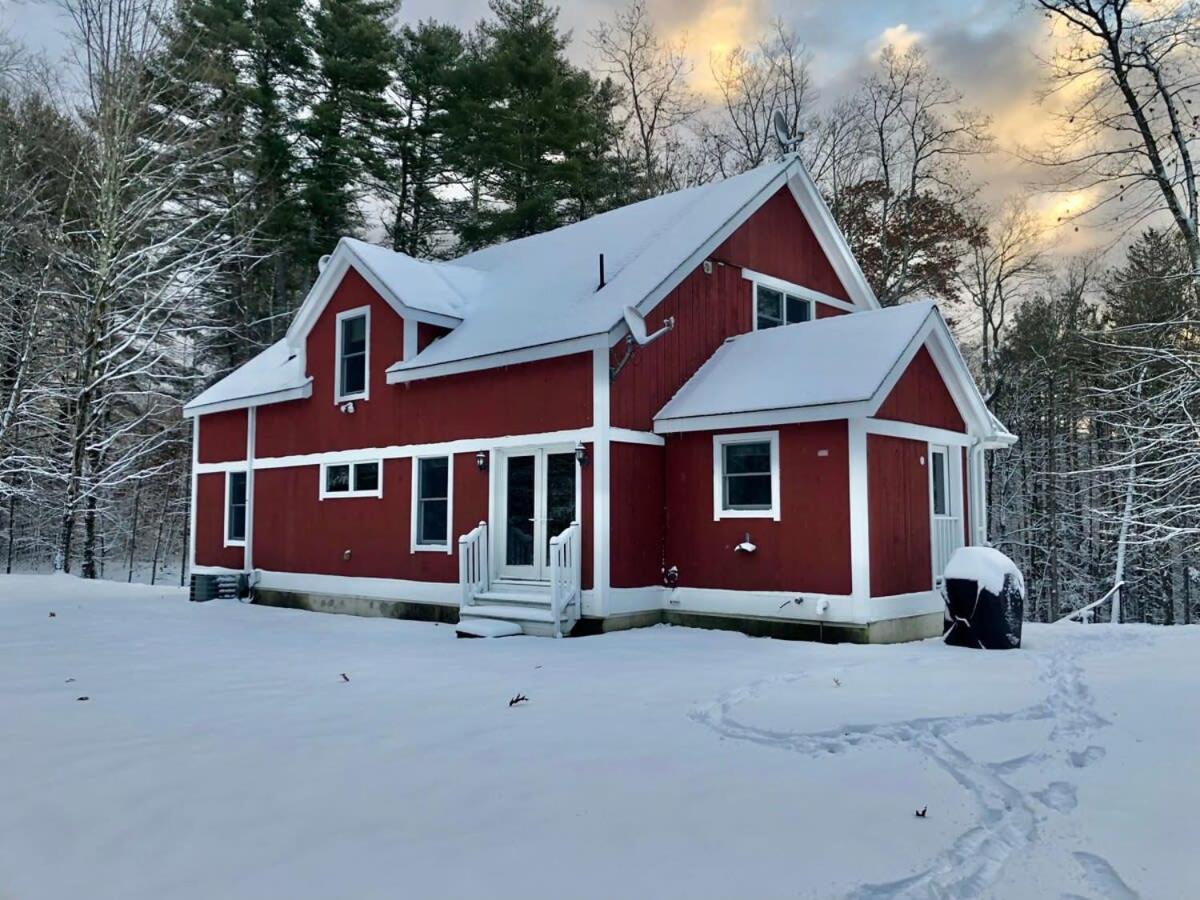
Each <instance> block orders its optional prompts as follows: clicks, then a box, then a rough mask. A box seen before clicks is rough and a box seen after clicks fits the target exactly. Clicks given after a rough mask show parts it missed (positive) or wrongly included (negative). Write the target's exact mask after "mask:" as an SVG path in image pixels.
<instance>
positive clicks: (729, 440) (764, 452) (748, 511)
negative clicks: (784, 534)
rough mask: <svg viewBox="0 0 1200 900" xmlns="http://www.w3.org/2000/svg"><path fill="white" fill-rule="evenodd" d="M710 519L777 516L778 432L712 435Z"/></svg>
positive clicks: (770, 517) (774, 517)
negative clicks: (711, 515) (711, 511)
mask: <svg viewBox="0 0 1200 900" xmlns="http://www.w3.org/2000/svg"><path fill="white" fill-rule="evenodd" d="M713 518H714V519H731V518H743V519H779V432H777V431H759V432H753V433H746V434H718V435H715V436H714V437H713Z"/></svg>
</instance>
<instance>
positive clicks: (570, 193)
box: [451, 0, 617, 247]
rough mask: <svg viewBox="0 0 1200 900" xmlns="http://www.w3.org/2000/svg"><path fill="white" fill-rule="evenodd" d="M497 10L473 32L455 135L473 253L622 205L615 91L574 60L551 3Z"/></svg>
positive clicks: (522, 0) (501, 2)
mask: <svg viewBox="0 0 1200 900" xmlns="http://www.w3.org/2000/svg"><path fill="white" fill-rule="evenodd" d="M491 10H492V13H493V15H494V17H495V19H494V20H493V21H486V22H483V23H482V24H481V25H480V26H479V27H478V29H477V30H476V32H475V33H474V34H473V35H472V40H471V49H470V59H469V60H468V62H467V64H466V66H465V67H464V73H463V81H462V89H461V91H460V93H459V97H458V107H457V111H456V115H455V116H454V121H453V129H452V131H451V136H452V143H453V144H454V145H455V147H456V151H457V163H458V169H459V170H460V171H461V173H462V175H463V177H464V178H465V179H466V180H467V184H468V186H469V187H470V189H471V194H472V196H471V199H470V201H468V202H467V203H466V204H464V209H463V216H462V224H461V226H460V230H459V237H460V240H461V241H462V243H463V244H464V245H465V246H466V247H480V246H484V245H487V244H490V243H494V242H496V241H499V240H506V239H510V238H517V237H524V236H526V235H531V234H536V233H538V232H541V231H546V230H548V229H551V228H555V227H557V226H559V225H562V224H564V223H566V222H571V221H575V220H577V219H579V218H581V217H582V216H585V215H589V214H591V213H592V212H595V211H597V210H599V209H604V208H608V207H609V206H612V205H616V203H617V200H616V199H615V197H613V196H612V193H613V192H612V190H611V186H612V182H613V181H614V178H613V176H612V168H613V166H614V165H615V153H614V149H613V143H614V140H613V138H614V137H615V133H616V127H615V125H613V107H614V104H615V91H614V90H613V89H612V88H611V87H604V86H602V85H601V84H598V83H597V82H596V81H595V80H594V79H593V78H592V77H591V76H590V75H589V74H588V73H587V72H585V71H583V70H581V69H578V68H576V67H574V66H572V65H571V63H570V62H568V61H567V59H566V57H565V55H564V51H565V49H566V46H567V42H568V36H567V35H565V34H563V33H561V32H560V31H559V30H558V10H557V9H556V8H554V7H551V6H548V5H547V4H546V2H545V0H492V2H491ZM597 193H598V194H599V196H597ZM566 198H573V202H572V201H571V200H570V199H566Z"/></svg>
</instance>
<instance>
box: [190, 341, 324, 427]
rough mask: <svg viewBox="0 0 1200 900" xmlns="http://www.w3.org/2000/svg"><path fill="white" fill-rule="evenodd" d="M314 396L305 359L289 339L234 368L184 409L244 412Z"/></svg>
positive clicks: (194, 411)
mask: <svg viewBox="0 0 1200 900" xmlns="http://www.w3.org/2000/svg"><path fill="white" fill-rule="evenodd" d="M311 393H312V379H311V378H308V377H307V376H306V375H305V374H304V368H303V363H302V360H301V359H300V357H299V355H298V354H296V353H295V352H294V351H292V350H291V348H289V346H288V343H287V341H286V340H282V341H277V342H276V343H274V344H272V345H271V346H270V347H268V348H267V349H266V350H264V351H263V352H262V353H260V354H258V355H257V356H255V357H253V358H252V359H250V360H249V361H248V362H245V363H243V364H242V365H241V366H239V367H238V368H236V369H234V370H233V371H232V372H230V373H229V374H228V375H226V376H225V377H224V378H222V379H221V380H220V381H218V382H217V383H216V384H214V385H213V386H212V387H210V388H209V389H208V390H206V391H204V392H203V393H202V394H200V396H198V397H196V398H195V399H193V400H192V401H191V402H189V403H188V404H186V405H185V406H184V407H183V414H184V415H185V416H197V415H202V414H207V413H214V412H221V411H222V410H225V409H241V408H244V407H247V406H254V405H257V404H260V403H279V402H282V401H284V400H297V399H300V398H301V397H307V396H309V395H310V394H311Z"/></svg>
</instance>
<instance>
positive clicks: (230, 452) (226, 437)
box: [196, 409, 248, 463]
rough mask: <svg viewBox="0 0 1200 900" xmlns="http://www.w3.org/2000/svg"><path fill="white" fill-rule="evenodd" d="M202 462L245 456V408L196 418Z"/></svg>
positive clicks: (243, 457)
mask: <svg viewBox="0 0 1200 900" xmlns="http://www.w3.org/2000/svg"><path fill="white" fill-rule="evenodd" d="M196 421H197V423H198V425H197V427H198V428H199V429H200V446H199V448H198V449H197V456H198V458H199V460H200V462H202V463H214V462H234V461H236V460H240V459H245V458H246V423H247V421H248V417H247V410H244V409H231V410H228V411H227V412H219V413H209V414H208V415H206V416H199V417H198V418H197V420H196Z"/></svg>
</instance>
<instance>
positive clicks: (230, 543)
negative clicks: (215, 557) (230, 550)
mask: <svg viewBox="0 0 1200 900" xmlns="http://www.w3.org/2000/svg"><path fill="white" fill-rule="evenodd" d="M225 546H226V547H245V546H246V542H245V541H230V540H226V541H225Z"/></svg>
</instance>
